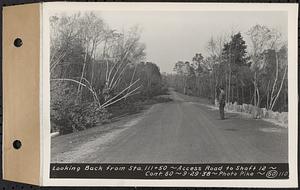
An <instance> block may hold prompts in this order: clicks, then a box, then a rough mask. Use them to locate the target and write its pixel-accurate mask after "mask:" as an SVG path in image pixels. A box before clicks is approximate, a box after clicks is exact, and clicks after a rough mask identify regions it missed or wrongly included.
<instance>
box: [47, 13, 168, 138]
mask: <svg viewBox="0 0 300 190" xmlns="http://www.w3.org/2000/svg"><path fill="white" fill-rule="evenodd" d="M145 55H146V53H145V45H144V44H143V43H141V42H140V30H139V28H138V27H137V26H135V27H132V28H131V29H129V30H128V31H117V30H114V29H111V28H110V27H109V25H108V24H107V23H105V21H104V20H103V19H102V18H101V17H99V16H97V15H96V14H95V13H93V12H90V13H85V14H82V13H75V14H72V15H63V14H61V15H56V16H51V17H50V94H51V106H50V107H51V130H52V131H57V130H59V131H60V132H61V133H69V132H73V131H78V130H83V129H86V128H89V127H93V126H95V125H96V124H97V123H105V122H107V121H108V120H109V119H110V117H111V115H112V114H113V113H111V112H112V111H111V110H110V108H111V107H113V106H115V105H120V104H122V103H125V102H130V101H131V102H132V101H133V100H135V101H136V100H138V99H141V98H143V99H145V97H146V98H151V97H153V96H156V95H158V94H161V93H163V89H164V84H163V82H162V77H161V74H160V70H159V68H158V66H157V65H156V64H155V63H151V62H145Z"/></svg>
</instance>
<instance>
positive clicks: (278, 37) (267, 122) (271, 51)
mask: <svg viewBox="0 0 300 190" xmlns="http://www.w3.org/2000/svg"><path fill="white" fill-rule="evenodd" d="M288 32H289V31H288V12H287V11H276V10H271V11H270V10H269V11H263V10H261V9H260V10H257V11H255V10H249V11H245V10H242V11H239V10H235V11H228V10H227V11H222V10H217V11H216V10H215V11H214V10H209V11H205V10H185V11H184V10H183V11H182V10H172V11H164V10H159V9H157V10H133V11H131V10H94V9H92V10H86V9H82V10H71V11H68V9H66V10H65V11H63V10H57V11H54V10H53V11H51V14H50V15H49V33H50V44H49V45H50V48H49V50H50V56H49V59H50V60H49V65H50V66H49V67H50V68H49V72H50V74H49V75H50V136H51V137H50V138H51V139H50V144H51V153H50V157H51V158H50V162H51V164H58V165H59V164H62V165H64V166H65V167H64V168H63V167H59V166H56V167H55V166H53V167H51V168H50V170H73V169H74V170H76V168H77V167H75V165H76V164H77V165H80V164H81V165H82V164H94V166H95V164H111V165H106V166H105V168H106V169H107V168H109V169H110V170H109V171H117V170H122V167H121V166H120V167H118V164H158V165H159V164H171V165H172V164H174V167H175V166H176V167H178V165H181V166H183V167H184V166H186V167H187V170H188V171H192V170H193V169H191V167H190V166H193V165H198V164H217V166H209V165H208V166H203V168H205V170H208V171H216V172H221V170H222V169H220V167H222V166H220V165H218V164H229V165H230V164H248V165H247V166H245V167H244V166H243V165H241V166H240V167H239V166H238V167H237V171H238V173H237V175H239V176H240V177H241V178H243V177H245V176H246V177H247V176H248V177H251V174H250V173H251V171H254V170H255V169H254V170H253V167H255V166H253V165H252V166H251V164H266V166H264V167H268V164H283V165H284V166H286V168H287V169H286V172H284V173H280V172H279V173H278V174H277V173H275V174H274V173H272V172H271V173H268V172H266V171H267V170H260V173H261V175H263V176H265V175H266V173H268V174H267V178H273V177H274V178H275V177H278V176H280V175H281V177H283V178H288V163H289V135H290V134H289V101H290V100H289V85H288V84H289V77H288V76H289V70H288V68H289V66H290V64H291V63H289V62H288V60H289V59H288V54H289V51H290V49H289V48H288V47H289V46H288V45H289V44H288V42H289V40H288V39H289V33H288ZM66 164H69V165H66ZM70 164H71V165H70ZM72 164H74V165H73V166H72ZM187 165H188V166H187ZM86 167H89V165H86ZM91 167H92V166H91ZM146 167H147V166H146ZM148 167H151V165H150V166H148ZM157 167H159V166H157ZM166 167H167V166H166ZM168 167H169V165H168ZM207 167H208V168H207ZM209 167H211V168H209ZM257 167H258V166H257ZM72 168H73V169H72ZM99 168H101V166H99ZM99 168H98V169H99ZM171 168H172V167H171ZM224 168H225V166H224ZM224 168H223V169H224ZM239 168H240V170H239ZM245 168H246V169H245ZM94 169H95V170H97V167H95V168H94ZM169 169H170V168H169ZM173 169H174V168H173ZM100 170H101V169H100ZM162 170H163V169H162ZM176 170H178V168H177V169H176ZM257 170H259V169H257ZM149 171H151V170H150V169H149ZM178 171H179V170H178ZM181 171H184V169H182V170H181ZM193 171H194V174H195V175H199V176H200V175H201V176H205V172H203V169H202V173H201V170H197V169H195V168H194V170H193ZM240 171H244V172H245V173H244V176H243V175H242V174H241V173H240ZM272 171H275V172H276V170H272ZM197 172H198V174H197ZM247 172H248V173H247ZM145 175H146V176H147V175H150V176H156V177H158V178H160V176H161V175H163V176H162V177H161V178H163V177H164V176H167V175H168V174H165V173H163V174H159V173H155V172H152V173H151V172H148V174H147V172H146V174H145ZM169 175H172V176H173V177H174V176H175V174H174V175H173V174H169ZM180 175H181V174H180ZM218 175H219V174H218ZM268 175H269V176H268ZM272 175H273V176H272ZM275 175H276V176H275ZM277 175H278V176H277ZM191 176H193V175H191ZM219 176H223V177H224V176H227V177H228V176H229V174H224V175H223V174H220V175H219ZM229 177H232V176H229ZM169 178H172V177H170V176H169ZM176 178H180V177H178V176H177V177H176ZM199 178H201V177H199ZM237 178H239V177H237Z"/></svg>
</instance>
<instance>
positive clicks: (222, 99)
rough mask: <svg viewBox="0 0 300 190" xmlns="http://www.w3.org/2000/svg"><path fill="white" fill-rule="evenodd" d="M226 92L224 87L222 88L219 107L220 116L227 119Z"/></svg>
mask: <svg viewBox="0 0 300 190" xmlns="http://www.w3.org/2000/svg"><path fill="white" fill-rule="evenodd" d="M225 96H226V95H225V92H224V89H223V88H220V94H219V109H220V116H221V119H222V120H223V119H225V116H224V107H225Z"/></svg>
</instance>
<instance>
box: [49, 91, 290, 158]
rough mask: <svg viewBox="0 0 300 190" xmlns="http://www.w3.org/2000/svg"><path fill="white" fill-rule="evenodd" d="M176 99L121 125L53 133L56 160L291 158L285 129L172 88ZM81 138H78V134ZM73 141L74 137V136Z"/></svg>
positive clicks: (53, 151) (53, 156)
mask: <svg viewBox="0 0 300 190" xmlns="http://www.w3.org/2000/svg"><path fill="white" fill-rule="evenodd" d="M170 94H171V95H170V96H171V97H172V98H173V100H174V101H172V102H168V103H162V104H156V105H153V106H152V107H151V108H150V109H149V110H147V111H146V112H144V113H143V114H139V115H138V116H136V117H134V118H131V119H130V120H129V121H127V122H126V123H124V122H123V123H122V122H119V123H116V124H115V125H118V127H117V129H112V130H110V131H108V132H106V133H103V132H102V133H97V130H98V129H97V127H96V128H92V129H90V130H87V131H84V132H82V133H81V132H80V133H77V134H76V133H75V134H69V135H64V136H58V137H55V138H53V139H52V150H51V151H52V155H51V156H52V157H51V161H52V162H70V163H80V162H85V163H102V162H103V163H248V162H249V163H281V162H282V163H287V162H288V134H287V129H285V128H282V127H279V126H275V125H274V124H271V123H268V122H265V121H263V120H255V119H247V118H245V117H242V116H241V115H239V114H233V113H231V114H229V113H226V116H227V119H226V120H220V119H219V112H218V110H213V109H211V108H209V107H207V106H205V105H204V104H206V103H207V101H205V100H202V99H200V98H196V97H190V96H186V95H183V94H180V93H178V92H175V91H173V90H171V91H170ZM76 138H77V139H78V140H77V142H75V141H76V140H74V139H76ZM73 141H74V142H73Z"/></svg>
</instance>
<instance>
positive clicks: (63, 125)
mask: <svg viewBox="0 0 300 190" xmlns="http://www.w3.org/2000/svg"><path fill="white" fill-rule="evenodd" d="M51 108H52V110H51V127H52V126H53V127H55V128H56V131H57V130H58V131H59V133H60V134H68V133H72V132H75V131H80V130H84V129H87V128H91V127H94V126H95V125H96V124H98V123H105V122H108V118H109V116H110V114H109V113H108V112H107V110H106V109H103V108H99V107H98V106H97V104H96V103H85V104H68V105H65V104H64V103H62V102H56V103H55V104H54V105H53V106H52V107H51ZM53 130H54V129H53Z"/></svg>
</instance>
